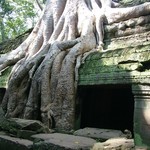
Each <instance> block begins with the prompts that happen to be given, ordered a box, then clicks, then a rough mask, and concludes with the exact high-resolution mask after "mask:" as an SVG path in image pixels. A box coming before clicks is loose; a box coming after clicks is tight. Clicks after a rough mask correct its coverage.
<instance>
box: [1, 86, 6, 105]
mask: <svg viewBox="0 0 150 150" xmlns="http://www.w3.org/2000/svg"><path fill="white" fill-rule="evenodd" d="M5 91H6V89H5V88H0V104H1V103H2V100H3V97H4V94H5Z"/></svg>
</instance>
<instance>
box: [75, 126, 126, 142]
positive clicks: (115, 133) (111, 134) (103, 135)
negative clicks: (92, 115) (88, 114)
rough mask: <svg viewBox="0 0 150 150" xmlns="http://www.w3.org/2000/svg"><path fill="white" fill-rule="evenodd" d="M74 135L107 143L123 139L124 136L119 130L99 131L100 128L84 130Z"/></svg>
mask: <svg viewBox="0 0 150 150" xmlns="http://www.w3.org/2000/svg"><path fill="white" fill-rule="evenodd" d="M74 135H78V136H84V137H91V138H94V139H98V140H99V141H106V140H108V139H110V138H115V137H121V136H124V134H123V133H122V132H121V131H119V130H112V129H98V128H84V129H79V130H77V131H75V132H74Z"/></svg>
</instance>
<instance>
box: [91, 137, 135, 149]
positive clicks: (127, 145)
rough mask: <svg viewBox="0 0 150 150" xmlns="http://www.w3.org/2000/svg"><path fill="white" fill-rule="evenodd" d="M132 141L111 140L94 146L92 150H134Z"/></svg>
mask: <svg viewBox="0 0 150 150" xmlns="http://www.w3.org/2000/svg"><path fill="white" fill-rule="evenodd" d="M134 149H135V148H134V141H133V139H126V138H113V139H109V140H107V141H106V142H103V143H96V144H94V146H93V148H92V150H134Z"/></svg>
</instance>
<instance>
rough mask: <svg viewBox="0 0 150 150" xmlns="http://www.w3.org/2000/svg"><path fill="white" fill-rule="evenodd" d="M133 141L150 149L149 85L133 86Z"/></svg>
mask: <svg viewBox="0 0 150 150" xmlns="http://www.w3.org/2000/svg"><path fill="white" fill-rule="evenodd" d="M132 92H133V94H134V101H135V103H134V141H135V145H137V146H147V147H149V148H150V85H133V86H132Z"/></svg>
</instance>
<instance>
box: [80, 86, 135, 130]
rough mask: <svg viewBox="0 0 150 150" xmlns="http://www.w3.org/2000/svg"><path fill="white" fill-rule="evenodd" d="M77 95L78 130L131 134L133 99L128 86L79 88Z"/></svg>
mask: <svg viewBox="0 0 150 150" xmlns="http://www.w3.org/2000/svg"><path fill="white" fill-rule="evenodd" d="M78 93H79V101H80V106H81V110H80V112H81V120H80V128H84V127H96V128H105V129H117V130H122V131H124V130H125V129H129V130H130V131H132V132H133V113H134V97H133V94H132V90H131V86H130V85H105V86H86V87H85V86H81V87H79V90H78Z"/></svg>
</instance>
